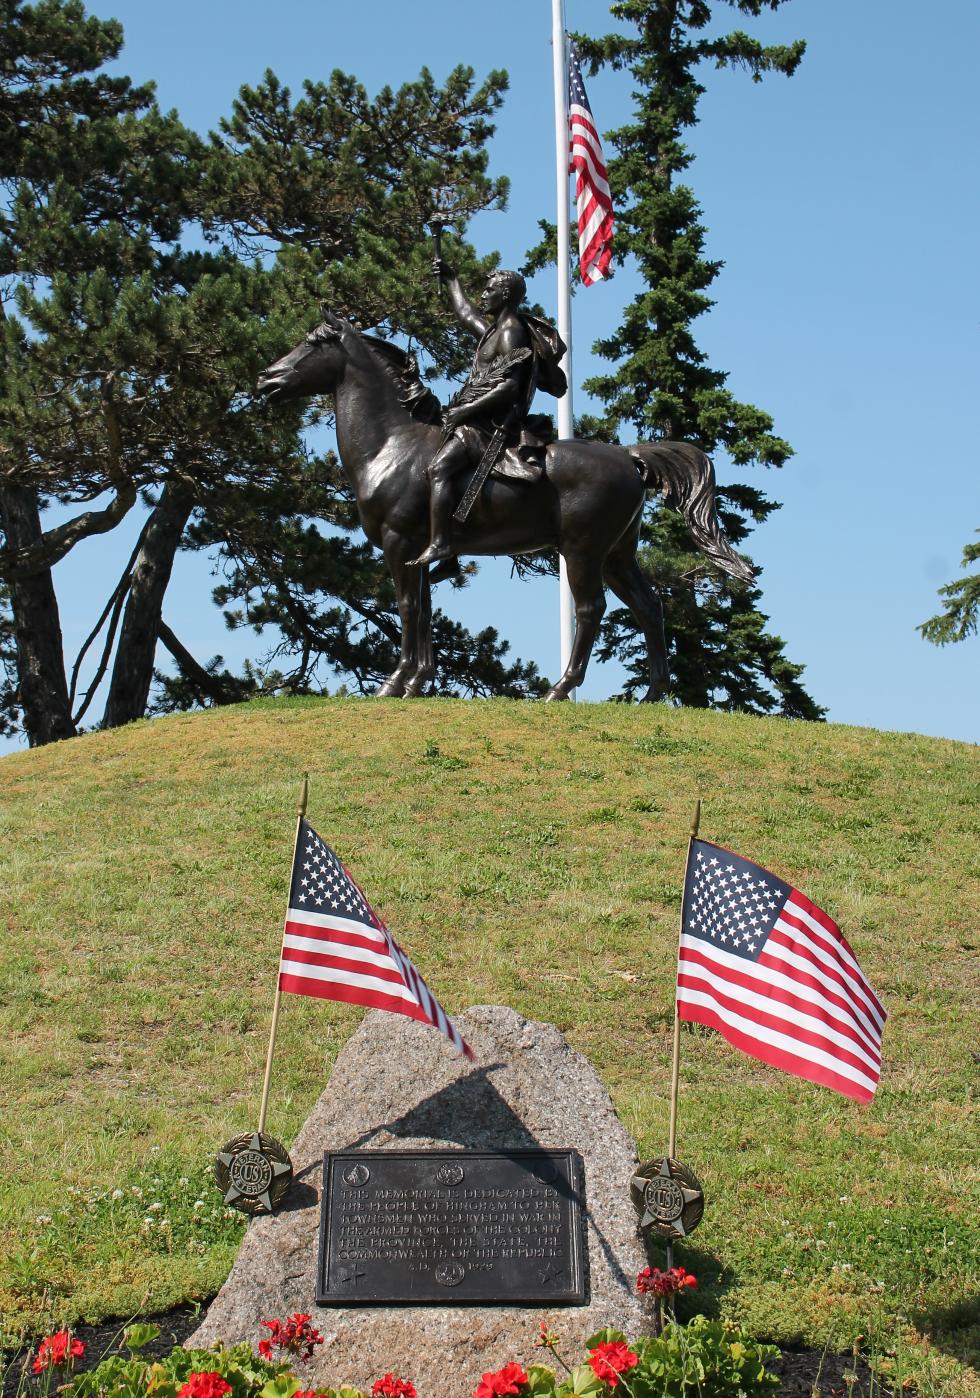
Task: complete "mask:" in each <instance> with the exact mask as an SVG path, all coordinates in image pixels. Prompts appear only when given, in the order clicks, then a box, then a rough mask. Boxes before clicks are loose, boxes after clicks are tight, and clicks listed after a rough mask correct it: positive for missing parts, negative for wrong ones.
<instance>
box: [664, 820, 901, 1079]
mask: <svg viewBox="0 0 980 1398" xmlns="http://www.w3.org/2000/svg"><path fill="white" fill-rule="evenodd" d="M691 856H692V857H691V860H690V862H689V865H688V873H687V878H686V880H685V890H684V912H683V917H682V926H681V937H680V946H679V951H678V962H677V1013H678V1017H679V1018H680V1019H682V1020H689V1021H694V1022H696V1023H700V1024H706V1025H709V1026H710V1027H711V1028H713V1029H716V1030H717V1031H718V1032H719V1033H720V1034H721V1035H723V1037H724V1038H726V1039H727V1040H728V1042H729V1043H731V1044H733V1045H734V1046H735V1047H736V1048H739V1049H741V1050H742V1051H743V1052H745V1053H749V1054H751V1055H752V1056H753V1057H755V1058H758V1059H760V1060H761V1061H762V1062H764V1063H770V1064H772V1065H773V1066H775V1067H777V1068H782V1069H783V1070H785V1071H786V1072H790V1073H793V1074H795V1075H796V1076H798V1077H802V1078H806V1079H808V1080H809V1081H811V1082H816V1083H820V1084H822V1085H824V1086H826V1087H831V1088H833V1089H834V1090H835V1091H837V1092H841V1093H844V1094H846V1095H847V1096H849V1097H853V1098H855V1099H856V1100H858V1101H861V1102H869V1101H870V1100H871V1099H872V1097H873V1096H874V1093H875V1089H876V1087H877V1085H878V1080H879V1078H880V1076H881V1037H882V1031H883V1029H884V1024H885V1017H886V1016H885V1011H884V1008H883V1007H882V1004H881V1001H880V1000H879V999H878V997H877V996H876V995H875V993H874V991H873V989H872V988H871V985H870V984H869V982H868V980H867V978H866V977H865V975H864V973H863V972H862V970H861V968H860V966H859V965H858V961H857V958H856V957H855V955H854V952H853V951H852V949H851V947H850V946H849V945H848V943H847V941H846V939H845V938H844V936H843V935H842V933H841V932H840V929H839V928H838V927H837V925H836V923H835V922H834V921H833V920H832V919H831V918H830V917H828V916H827V914H826V913H825V912H824V911H823V910H822V909H821V908H818V907H817V905H816V904H815V903H813V902H811V900H810V899H808V898H807V897H806V896H805V895H804V894H802V893H800V892H799V891H798V890H797V889H794V888H791V887H790V885H789V884H786V883H783V881H782V880H781V879H778V878H777V877H776V876H775V875H774V874H771V873H769V871H768V870H765V869H762V868H761V867H760V866H758V865H755V864H752V863H751V862H750V861H749V860H746V859H743V858H742V857H741V856H740V855H736V854H733V853H732V852H731V851H730V850H725V849H723V848H722V847H721V846H718V845H712V844H709V843H708V842H707V841H703V840H697V841H694V842H692V846H691Z"/></svg>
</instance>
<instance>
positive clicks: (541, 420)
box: [490, 413, 557, 485]
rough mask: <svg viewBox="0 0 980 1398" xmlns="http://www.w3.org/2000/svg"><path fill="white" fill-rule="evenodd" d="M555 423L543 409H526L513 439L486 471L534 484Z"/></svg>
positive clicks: (541, 471) (552, 439) (512, 479)
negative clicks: (540, 410)
mask: <svg viewBox="0 0 980 1398" xmlns="http://www.w3.org/2000/svg"><path fill="white" fill-rule="evenodd" d="M556 435H557V434H556V433H555V424H554V422H553V421H552V419H551V418H550V417H549V415H548V414H547V413H530V414H529V415H528V416H527V417H526V418H525V420H524V422H523V423H522V424H521V428H520V432H519V433H518V436H517V439H516V441H514V442H508V443H507V445H506V446H505V447H504V449H503V451H502V453H501V454H500V456H499V457H498V459H497V461H496V462H495V463H494V465H493V467H492V469H491V471H490V474H491V475H492V476H497V477H499V478H500V479H501V480H511V481H524V482H525V483H526V484H527V485H536V484H537V482H538V481H539V480H540V479H541V477H542V476H543V475H544V462H545V452H546V451H547V449H548V446H549V444H550V443H551V442H553V441H555V439H556Z"/></svg>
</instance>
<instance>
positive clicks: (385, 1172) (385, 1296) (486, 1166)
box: [316, 1150, 588, 1306]
mask: <svg viewBox="0 0 980 1398" xmlns="http://www.w3.org/2000/svg"><path fill="white" fill-rule="evenodd" d="M582 1190H583V1183H582V1168H581V1161H580V1160H579V1157H578V1156H577V1155H576V1153H575V1152H574V1151H571V1150H515V1151H435V1150H433V1151H417V1150H416V1151H413V1150H385V1151H373V1150H359V1151H348V1152H344V1153H340V1154H336V1155H334V1154H330V1153H329V1152H328V1153H327V1154H326V1155H325V1156H324V1157H323V1195H322V1198H321V1217H320V1255H319V1260H318V1263H317V1282H316V1302H317V1305H318V1306H371V1305H392V1304H394V1305H398V1304H401V1305H406V1306H418V1305H433V1306H435V1305H441V1306H459V1305H483V1306H487V1305H491V1306H492V1305H501V1306H513V1305H522V1306H523V1305H541V1306H559V1305H561V1306H581V1305H585V1304H586V1302H587V1300H588V1295H587V1293H588V1285H587V1278H586V1261H585V1259H586V1246H585V1203H584V1198H583V1193H582Z"/></svg>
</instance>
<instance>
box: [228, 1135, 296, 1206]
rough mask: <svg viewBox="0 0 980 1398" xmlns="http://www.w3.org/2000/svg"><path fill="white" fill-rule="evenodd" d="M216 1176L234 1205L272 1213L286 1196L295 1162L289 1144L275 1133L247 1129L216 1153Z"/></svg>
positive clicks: (230, 1203) (229, 1202)
mask: <svg viewBox="0 0 980 1398" xmlns="http://www.w3.org/2000/svg"><path fill="white" fill-rule="evenodd" d="M214 1178H215V1183H216V1184H217V1186H218V1188H219V1189H220V1190H221V1193H222V1195H223V1196H224V1201H225V1203H226V1204H227V1205H228V1206H229V1207H230V1208H232V1209H240V1210H241V1211H242V1213H245V1214H271V1213H272V1212H273V1210H274V1209H275V1208H276V1207H277V1206H278V1205H279V1204H280V1203H282V1201H283V1199H284V1198H285V1197H286V1194H287V1192H288V1190H289V1186H290V1184H291V1183H292V1179H293V1164H292V1161H291V1160H290V1158H289V1155H288V1154H287V1152H286V1148H285V1146H283V1145H282V1144H281V1143H280V1142H279V1141H277V1140H275V1139H274V1138H273V1137H272V1136H266V1135H265V1134H264V1133H260V1132H258V1131H255V1132H248V1131H246V1132H245V1133H244V1135H241V1136H235V1137H234V1138H233V1139H232V1140H230V1141H229V1142H228V1144H227V1145H226V1146H225V1147H224V1149H223V1150H220V1151H219V1152H218V1154H217V1155H216V1156H215V1160H214Z"/></svg>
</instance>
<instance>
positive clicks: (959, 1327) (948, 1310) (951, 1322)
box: [912, 1296, 980, 1369]
mask: <svg viewBox="0 0 980 1398" xmlns="http://www.w3.org/2000/svg"><path fill="white" fill-rule="evenodd" d="M912 1323H913V1325H915V1327H916V1329H917V1330H920V1331H921V1332H922V1334H923V1335H925V1336H926V1338H927V1339H928V1340H929V1343H930V1344H931V1345H934V1346H935V1348H936V1349H938V1350H942V1352H943V1353H944V1354H948V1355H950V1356H951V1357H952V1358H953V1359H956V1360H958V1361H959V1362H960V1363H961V1364H969V1365H970V1367H971V1368H973V1369H980V1297H977V1296H971V1297H964V1299H963V1300H961V1301H954V1303H953V1304H952V1305H951V1306H935V1307H933V1308H932V1309H931V1310H928V1311H919V1312H918V1313H917V1314H915V1315H913V1316H912Z"/></svg>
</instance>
